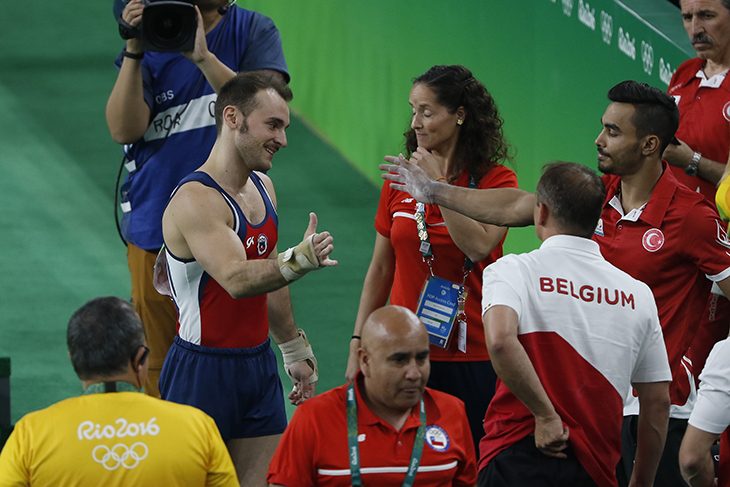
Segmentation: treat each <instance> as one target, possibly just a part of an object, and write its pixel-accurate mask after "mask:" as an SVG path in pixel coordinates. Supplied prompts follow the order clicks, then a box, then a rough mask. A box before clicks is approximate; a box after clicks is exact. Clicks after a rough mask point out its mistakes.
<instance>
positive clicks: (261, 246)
mask: <svg viewBox="0 0 730 487" xmlns="http://www.w3.org/2000/svg"><path fill="white" fill-rule="evenodd" d="M267 250H269V239H268V238H267V237H266V235H264V234H263V233H262V234H261V235H259V237H258V240H257V241H256V251H257V252H258V253H259V255H264V254H265V253H266V251H267Z"/></svg>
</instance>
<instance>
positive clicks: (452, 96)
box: [403, 65, 509, 181]
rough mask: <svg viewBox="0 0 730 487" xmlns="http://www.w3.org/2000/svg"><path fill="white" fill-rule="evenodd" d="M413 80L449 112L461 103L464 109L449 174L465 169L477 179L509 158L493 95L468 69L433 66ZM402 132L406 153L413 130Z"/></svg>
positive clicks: (413, 144) (409, 150) (412, 143)
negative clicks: (425, 88)
mask: <svg viewBox="0 0 730 487" xmlns="http://www.w3.org/2000/svg"><path fill="white" fill-rule="evenodd" d="M413 84H414V85H416V84H424V85H426V86H428V87H429V88H431V90H433V92H434V94H435V95H436V99H437V100H438V101H439V103H441V104H442V105H443V106H445V107H446V109H447V110H448V111H449V113H454V112H456V110H457V109H458V108H459V107H464V111H465V112H466V117H465V118H464V124H463V125H462V126H461V130H460V134H459V141H458V142H457V145H456V149H455V153H454V164H453V165H452V170H453V173H452V174H449V177H450V178H454V177H458V176H459V175H460V174H461V173H462V172H463V171H465V170H466V171H468V172H469V174H470V175H472V176H474V178H475V179H476V180H477V181H479V180H480V179H481V177H482V176H484V174H485V173H486V172H487V171H488V170H489V168H491V167H492V166H494V165H497V164H502V163H503V162H504V161H505V160H507V159H508V158H509V155H508V152H509V146H508V145H507V142H506V141H505V139H504V135H503V133H502V125H503V124H504V122H503V121H502V118H501V117H500V116H499V112H498V111H497V105H496V103H495V102H494V98H492V95H491V94H489V92H488V91H487V89H486V88H485V87H484V85H483V84H482V83H481V82H480V81H479V80H478V79H476V78H475V77H474V75H472V73H471V71H469V70H468V69H467V68H465V67H464V66H460V65H450V66H433V67H432V68H431V69H429V70H428V71H426V72H425V73H423V74H422V75H421V76H418V77H417V78H415V79H414V80H413ZM403 135H404V136H405V138H406V141H405V148H406V153H407V154H408V156H409V157H410V155H411V154H412V153H413V152H415V150H416V148H417V146H418V143H417V142H416V134H415V131H414V130H413V129H412V128H410V127H409V128H408V130H407V131H406V132H405V133H404V134H403Z"/></svg>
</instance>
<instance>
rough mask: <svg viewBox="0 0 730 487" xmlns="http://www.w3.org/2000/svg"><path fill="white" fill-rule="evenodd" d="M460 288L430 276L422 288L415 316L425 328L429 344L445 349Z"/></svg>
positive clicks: (457, 285) (453, 319) (452, 328)
mask: <svg viewBox="0 0 730 487" xmlns="http://www.w3.org/2000/svg"><path fill="white" fill-rule="evenodd" d="M460 288H461V286H460V285H459V284H456V283H454V282H451V281H447V280H446V279H442V278H440V277H435V276H432V277H430V278H429V279H428V280H427V281H426V284H425V285H424V286H423V292H422V293H421V297H420V298H419V300H418V307H417V308H416V315H418V317H419V318H420V319H421V322H423V324H424V325H425V326H426V330H427V331H428V339H429V342H431V344H433V345H435V346H437V347H440V348H446V347H447V346H448V344H449V337H450V336H451V332H452V331H453V330H454V321H455V319H456V314H457V309H458V301H459V289H460Z"/></svg>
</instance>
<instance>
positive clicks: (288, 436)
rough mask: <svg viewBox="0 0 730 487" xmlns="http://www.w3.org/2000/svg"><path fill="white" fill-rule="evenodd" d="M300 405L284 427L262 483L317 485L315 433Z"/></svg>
mask: <svg viewBox="0 0 730 487" xmlns="http://www.w3.org/2000/svg"><path fill="white" fill-rule="evenodd" d="M305 406H307V403H304V404H302V405H301V406H299V407H298V408H297V410H296V411H295V412H294V416H293V417H292V420H291V422H290V423H289V425H288V426H287V427H286V430H285V431H284V435H283V436H282V437H281V441H279V446H278V447H277V448H276V452H274V457H273V458H272V459H271V463H270V464H269V473H268V475H267V476H266V480H267V481H268V482H269V483H270V484H279V485H284V486H286V487H310V486H314V485H315V484H316V481H317V474H316V471H315V468H316V466H315V465H314V458H315V455H316V453H315V450H316V445H317V430H316V428H315V424H314V422H313V418H312V415H311V414H310V413H309V411H308V408H306V407H305Z"/></svg>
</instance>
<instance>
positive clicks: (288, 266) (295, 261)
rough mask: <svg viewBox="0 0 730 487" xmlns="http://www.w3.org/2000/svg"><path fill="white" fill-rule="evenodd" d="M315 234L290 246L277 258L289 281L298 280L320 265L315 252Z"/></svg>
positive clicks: (285, 277) (283, 274)
mask: <svg viewBox="0 0 730 487" xmlns="http://www.w3.org/2000/svg"><path fill="white" fill-rule="evenodd" d="M313 240H314V234H312V235H310V236H309V237H307V238H305V239H304V240H302V241H301V242H299V244H297V245H296V246H295V247H289V248H288V249H286V251H284V252H282V253H281V254H279V255H278V256H277V258H276V260H277V262H278V263H279V270H280V271H281V275H282V276H284V279H286V280H287V281H289V282H292V281H296V280H297V279H299V278H300V277H302V276H303V275H304V274H306V273H307V272H309V271H313V270H315V269H318V268H319V267H320V263H319V259H317V254H316V253H315V252H314V242H313Z"/></svg>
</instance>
